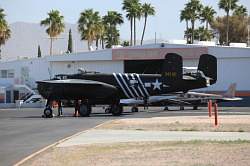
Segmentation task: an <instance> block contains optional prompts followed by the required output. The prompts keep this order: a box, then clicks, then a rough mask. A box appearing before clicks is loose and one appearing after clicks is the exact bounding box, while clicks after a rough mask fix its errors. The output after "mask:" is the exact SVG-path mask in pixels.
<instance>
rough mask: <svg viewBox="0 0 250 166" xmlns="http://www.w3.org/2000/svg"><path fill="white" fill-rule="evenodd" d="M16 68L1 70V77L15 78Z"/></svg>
mask: <svg viewBox="0 0 250 166" xmlns="http://www.w3.org/2000/svg"><path fill="white" fill-rule="evenodd" d="M14 77H15V72H14V70H0V78H14Z"/></svg>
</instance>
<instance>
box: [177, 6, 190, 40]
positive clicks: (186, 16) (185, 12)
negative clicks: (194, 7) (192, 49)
mask: <svg viewBox="0 0 250 166" xmlns="http://www.w3.org/2000/svg"><path fill="white" fill-rule="evenodd" d="M190 19H191V17H190V12H189V9H188V8H187V7H185V9H183V10H181V14H180V21H181V22H182V21H184V20H185V22H186V31H185V36H186V38H187V43H189V38H190V35H189V34H186V33H188V32H189V26H188V21H189V20H190ZM191 33H192V32H191Z"/></svg>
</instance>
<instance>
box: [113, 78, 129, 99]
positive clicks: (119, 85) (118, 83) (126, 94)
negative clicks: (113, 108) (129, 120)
mask: <svg viewBox="0 0 250 166" xmlns="http://www.w3.org/2000/svg"><path fill="white" fill-rule="evenodd" d="M113 75H114V77H115V79H116V81H117V82H118V84H119V86H120V87H121V88H122V91H123V93H124V94H125V95H126V96H127V98H131V97H130V96H129V95H128V93H127V92H126V91H125V89H124V87H123V86H122V84H121V83H120V81H119V79H118V78H117V76H116V74H115V73H113Z"/></svg>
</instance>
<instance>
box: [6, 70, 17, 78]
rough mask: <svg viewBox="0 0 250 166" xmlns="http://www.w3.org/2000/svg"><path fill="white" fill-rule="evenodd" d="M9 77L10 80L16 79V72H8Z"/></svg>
mask: <svg viewBox="0 0 250 166" xmlns="http://www.w3.org/2000/svg"><path fill="white" fill-rule="evenodd" d="M7 77H8V78H14V77H15V72H14V70H8V73H7Z"/></svg>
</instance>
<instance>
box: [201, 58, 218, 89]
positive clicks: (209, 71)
mask: <svg viewBox="0 0 250 166" xmlns="http://www.w3.org/2000/svg"><path fill="white" fill-rule="evenodd" d="M198 70H199V71H202V72H203V73H204V74H205V76H206V77H209V78H211V79H212V80H210V83H211V84H213V83H215V82H216V81H217V59H216V57H215V56H213V55H210V54H202V55H201V56H200V60H199V65H198Z"/></svg>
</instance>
